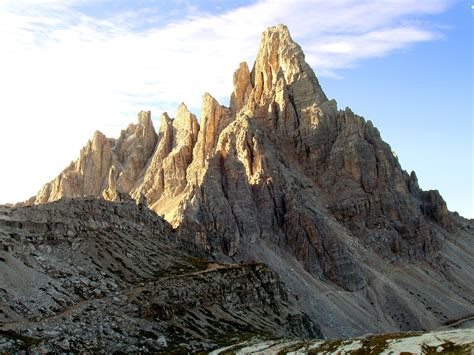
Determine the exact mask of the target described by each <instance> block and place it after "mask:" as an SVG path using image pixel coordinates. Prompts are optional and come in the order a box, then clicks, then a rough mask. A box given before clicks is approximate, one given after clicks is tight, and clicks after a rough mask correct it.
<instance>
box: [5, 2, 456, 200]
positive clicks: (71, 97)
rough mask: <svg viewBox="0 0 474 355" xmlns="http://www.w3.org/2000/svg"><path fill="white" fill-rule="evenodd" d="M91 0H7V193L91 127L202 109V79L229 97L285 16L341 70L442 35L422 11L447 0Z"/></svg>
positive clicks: (332, 70) (330, 70) (42, 173)
mask: <svg viewBox="0 0 474 355" xmlns="http://www.w3.org/2000/svg"><path fill="white" fill-rule="evenodd" d="M91 3H92V1H91V2H89V1H87V0H66V1H64V0H49V1H35V0H15V1H13V0H4V1H3V2H2V3H1V4H0V46H1V48H2V53H1V57H0V78H1V80H0V102H1V104H0V117H1V122H2V131H3V132H7V133H4V134H3V137H2V139H1V140H0V150H1V151H2V155H1V156H0V164H1V165H2V166H4V167H8V168H7V169H6V170H8V171H11V172H15V173H14V175H8V176H7V175H5V174H3V175H2V177H1V182H0V186H1V190H0V202H2V201H5V200H18V199H21V198H26V197H27V195H30V194H34V193H35V192H36V190H37V189H38V188H39V186H40V185H41V184H42V183H43V182H45V181H46V180H48V179H50V178H52V177H53V176H54V175H55V174H56V173H57V172H58V171H59V170H60V169H61V168H62V167H63V166H64V165H65V164H66V163H67V162H68V160H69V159H71V158H73V157H75V156H77V152H78V150H79V148H80V147H81V146H82V145H83V144H84V142H85V141H86V140H87V138H88V137H90V135H91V134H92V132H93V131H94V130H95V129H101V130H103V131H104V132H105V133H106V134H109V135H116V134H117V133H118V130H119V129H120V128H121V127H124V126H126V124H127V123H128V122H130V121H132V120H133V117H134V115H135V113H136V112H137V111H139V110H141V109H151V110H152V111H153V112H154V117H155V118H156V117H157V116H158V115H159V114H161V112H162V111H163V110H167V111H171V112H173V111H174V109H175V108H176V107H177V104H178V103H179V102H180V101H184V102H186V103H187V104H188V106H190V107H191V108H192V109H194V110H195V111H197V110H198V109H199V106H200V100H201V96H202V94H203V93H204V92H206V91H207V92H210V93H211V94H213V95H215V96H216V97H217V98H218V99H220V100H221V102H223V103H227V98H228V95H229V94H230V91H231V89H232V88H231V84H232V73H233V70H234V69H235V68H236V67H237V66H238V63H239V62H240V61H242V60H246V61H249V62H250V63H251V62H252V61H253V59H254V56H255V54H256V51H257V48H258V42H259V39H260V33H261V32H262V31H263V30H264V29H265V28H266V27H268V26H271V25H274V24H277V23H285V24H287V25H288V26H289V28H290V31H291V33H292V35H293V37H294V38H295V39H296V40H297V41H298V42H299V43H300V44H301V45H302V47H303V49H304V50H305V52H306V55H307V59H308V61H309V62H310V64H311V65H312V66H313V67H314V68H315V70H316V73H317V74H318V75H320V76H321V75H326V76H337V75H339V74H338V70H340V69H342V68H348V67H351V66H353V65H355V64H357V63H358V62H359V61H360V60H363V59H365V58H371V57H380V56H385V55H389V54H390V53H392V52H393V51H396V50H399V49H402V48H406V47H407V46H410V45H414V44H416V43H419V42H423V41H429V40H433V39H436V38H437V37H438V36H439V35H440V34H439V33H438V32H437V31H439V29H436V27H435V26H431V25H430V24H429V22H428V23H426V22H423V21H419V19H420V18H425V17H426V16H428V15H432V14H437V13H440V12H443V11H444V10H445V9H446V8H447V7H448V6H449V5H450V0H424V1H423V0H417V1H413V0H398V1H379V2H374V1H371V0H357V1H352V0H351V1H350V0H333V1H317V0H315V1H300V0H296V1H291V2H289V1H270V0H262V1H258V2H256V3H254V4H251V5H247V6H243V7H238V8H233V9H230V10H227V11H225V10H223V11H219V13H218V14H213V13H211V12H210V11H211V10H212V8H211V9H206V8H200V7H196V6H193V5H192V4H191V5H187V6H186V7H184V10H182V8H181V6H180V5H179V4H178V5H176V7H174V8H172V9H169V8H168V9H167V10H166V11H162V8H161V7H160V6H157V5H156V4H155V3H154V2H149V3H148V2H146V1H145V2H143V3H144V5H145V6H144V7H142V8H141V9H133V8H132V9H126V10H123V11H118V12H117V11H115V12H111V13H110V14H108V15H107V14H106V15H102V16H95V15H94V13H93V12H88V11H85V10H84V9H85V8H87V5H90V4H91ZM112 3H113V2H107V1H103V2H102V3H101V2H99V4H102V6H108V5H109V4H112ZM95 4H97V2H96V3H95ZM159 4H160V3H159ZM178 15H180V17H178ZM59 147H60V148H59ZM3 152H7V153H6V154H5V153H3ZM30 171H34V172H35V175H34V177H32V176H31V175H30V173H29V172H30ZM15 186H18V188H19V189H21V191H15Z"/></svg>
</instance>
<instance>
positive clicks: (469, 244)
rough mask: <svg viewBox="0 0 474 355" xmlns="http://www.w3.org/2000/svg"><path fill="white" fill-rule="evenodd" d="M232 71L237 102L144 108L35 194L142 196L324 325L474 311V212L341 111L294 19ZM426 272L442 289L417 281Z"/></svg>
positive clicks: (186, 235)
mask: <svg viewBox="0 0 474 355" xmlns="http://www.w3.org/2000/svg"><path fill="white" fill-rule="evenodd" d="M233 82H234V90H233V92H232V94H231V98H230V105H229V107H225V106H222V105H220V104H219V103H218V102H217V101H216V100H215V99H214V98H213V97H212V96H211V95H210V94H205V95H204V97H203V105H202V113H201V119H200V123H198V120H197V118H196V116H195V115H193V114H192V113H190V112H189V111H188V110H187V108H186V106H185V105H184V104H182V105H180V107H179V109H178V112H177V114H176V118H175V119H171V118H170V117H169V116H168V114H166V113H165V114H163V115H162V117H161V124H160V129H159V131H158V132H155V129H154V127H153V123H152V120H151V114H150V113H149V112H141V113H140V114H139V118H138V123H137V124H131V125H129V126H128V128H127V129H126V130H124V131H122V133H121V135H120V137H119V138H118V139H117V140H114V139H109V138H106V137H105V136H104V135H102V134H101V133H96V134H94V137H93V139H92V140H91V141H89V142H88V144H87V145H86V146H85V147H84V148H83V150H82V151H81V154H80V158H79V159H78V160H77V161H76V162H74V163H73V164H71V165H70V166H69V167H67V168H66V169H65V170H64V171H63V172H62V173H61V174H60V175H59V176H58V177H57V178H56V179H54V180H53V181H52V182H50V183H48V184H46V185H45V186H44V187H43V188H42V189H41V190H40V192H39V193H38V195H37V196H35V197H33V198H32V199H30V200H29V201H28V203H27V204H42V203H46V202H51V201H54V200H57V199H60V198H63V197H82V196H94V197H98V198H106V199H110V200H112V201H120V200H122V199H124V198H126V196H127V195H130V196H131V197H132V198H134V199H135V200H137V201H142V202H144V201H145V202H146V204H147V205H148V206H149V207H150V208H151V209H153V210H154V211H156V212H157V213H159V214H160V215H162V216H164V218H165V219H166V220H168V221H169V222H170V223H171V224H172V225H173V227H175V228H176V231H177V234H178V236H179V238H180V239H181V240H182V241H183V243H185V244H187V245H188V250H189V252H191V253H195V254H196V255H199V256H204V257H207V258H210V259H212V260H219V261H233V262H236V261H248V260H259V261H263V262H266V263H267V264H269V265H270V267H271V268H272V269H273V270H276V271H278V272H279V273H280V274H281V275H283V276H282V277H283V279H284V280H285V282H287V283H288V284H289V285H291V287H292V291H291V292H292V293H293V294H294V295H295V298H297V299H298V301H299V302H298V303H299V304H300V306H301V307H302V309H303V310H304V311H305V312H306V313H308V314H309V315H310V316H311V317H312V319H313V320H315V322H316V323H318V324H321V326H322V331H323V333H325V335H327V336H334V335H336V336H341V335H343V336H347V335H358V334H361V333H363V332H366V331H369V330H370V331H376V329H379V331H380V330H386V331H394V330H400V329H401V330H419V329H421V328H424V327H427V328H431V329H432V328H434V327H436V326H437V325H438V326H439V325H440V324H442V323H443V322H445V321H446V320H447V319H453V318H456V317H458V318H459V315H460V314H468V313H469V312H471V313H472V312H473V301H472V298H473V297H472V295H473V294H474V290H473V288H472V286H469V285H473V284H474V280H472V277H473V276H472V275H473V273H472V272H471V271H474V270H472V265H473V264H474V263H473V262H472V256H471V257H470V256H469V250H473V238H472V235H473V232H472V231H473V230H474V229H473V228H474V227H473V226H472V223H471V222H470V221H468V220H466V219H463V218H461V217H459V216H457V215H455V214H453V213H450V212H449V211H448V210H447V207H446V203H445V202H444V200H443V199H442V197H441V195H440V194H439V192H438V191H436V190H431V191H422V190H421V189H420V188H419V186H418V182H417V177H416V174H415V173H414V172H412V173H411V174H408V173H407V172H405V171H404V170H402V168H401V166H400V164H399V162H398V159H397V157H396V156H395V155H394V154H393V152H392V150H391V149H390V146H389V145H388V144H387V143H385V142H384V141H383V140H382V138H381V136H380V133H379V131H378V130H377V128H375V127H374V126H373V124H372V122H371V121H365V120H364V119H363V118H362V117H360V116H357V115H356V114H354V113H353V112H352V111H351V110H350V109H349V108H346V109H344V110H338V108H337V103H336V101H335V100H329V99H328V98H327V97H326V95H325V94H324V92H323V90H322V89H321V86H320V85H319V82H318V80H317V77H316V75H315V74H314V72H313V70H312V69H311V68H310V66H309V65H308V64H307V63H306V61H305V59H304V53H303V51H302V50H301V47H300V46H299V45H298V44H296V43H295V42H294V41H293V40H292V38H291V36H290V33H289V31H288V29H287V28H286V26H283V25H279V26H275V27H271V28H269V29H268V30H267V31H265V32H264V33H263V35H262V41H261V44H260V47H259V51H258V54H257V58H256V60H255V64H254V65H253V67H252V70H249V67H248V65H247V64H246V63H242V64H240V66H239V68H238V69H237V71H236V72H235V74H234V77H233ZM463 248H465V249H466V250H464V251H463V250H462V249H463ZM457 259H459V260H462V265H461V267H459V268H458V269H459V270H456V265H457ZM410 265H412V266H411V269H410ZM406 268H408V269H410V270H411V272H412V274H410V275H405V279H406V280H403V278H402V277H401V276H402V275H403V272H401V270H404V271H405V269H406ZM289 269H291V270H293V269H298V270H299V271H298V277H296V278H295V277H294V275H290V274H289V273H288V270H289ZM448 269H449V271H447V270H448ZM453 270H456V271H453ZM399 273H400V274H399ZM423 273H425V274H427V275H431V273H432V276H430V277H429V276H426V275H423ZM386 274H389V275H390V276H389V277H387V276H385V275H386ZM285 275H286V276H285ZM446 275H448V276H446ZM459 275H461V276H459ZM431 277H434V278H435V279H437V280H438V282H439V285H437V286H436V287H435V289H436V291H433V290H428V289H424V290H423V291H422V292H421V291H420V290H418V289H417V286H416V284H417V283H420V282H421V283H427V284H430V283H431V281H430V280H431ZM463 280H464V281H463ZM469 280H471V281H472V282H469ZM407 285H408V286H407ZM433 287H434V286H433ZM410 288H412V289H413V288H415V289H417V290H418V291H419V292H421V293H419V294H423V297H421V296H420V297H421V298H422V299H425V301H423V302H424V303H427V304H429V305H428V306H426V307H425V306H424V305H422V304H423V302H421V303H420V300H419V299H418V297H415V296H413V295H412V294H411V293H414V291H413V290H410ZM323 290H325V291H324V292H325V293H324V294H323ZM328 290H331V291H328ZM410 292H411V293H410ZM320 293H321V294H320ZM331 293H332V295H330V296H328V294H331ZM430 293H431V294H430ZM444 294H449V295H450V297H451V298H452V299H451V300H450V301H449V302H447V303H446V304H445V305H441V304H439V301H438V300H437V298H439V297H441V296H442V295H444ZM464 294H466V295H467V296H464ZM302 295H304V297H303V296H302ZM368 299H372V301H368ZM311 302H313V303H314V304H311ZM344 303H347V305H345V304H344ZM348 305H352V307H351V306H348ZM434 305H436V306H434ZM428 307H429V308H430V309H427V308H428ZM350 308H352V309H350ZM424 308H426V309H424ZM434 308H436V311H434ZM323 309H327V310H328V312H329V314H330V316H329V317H328V319H324V317H323V316H322V315H321V310H323ZM341 312H342V313H344V312H345V313H346V314H345V315H344V314H341ZM351 317H352V318H354V319H357V320H358V321H359V322H360V324H353V321H351V320H350V318H351ZM445 318H446V319H445ZM335 328H337V329H335Z"/></svg>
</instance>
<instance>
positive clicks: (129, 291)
mask: <svg viewBox="0 0 474 355" xmlns="http://www.w3.org/2000/svg"><path fill="white" fill-rule="evenodd" d="M235 267H236V266H234V265H225V264H219V263H209V264H208V265H207V268H206V269H204V270H197V271H192V272H186V273H182V274H177V275H170V276H163V277H160V278H158V279H155V280H149V281H147V282H144V283H142V285H139V286H132V287H129V288H126V289H124V290H123V291H122V292H121V294H122V295H124V296H127V297H130V296H132V295H134V294H137V293H139V292H140V291H142V290H143V289H145V287H146V285H148V284H151V283H155V282H157V281H160V280H167V279H169V278H172V277H183V276H190V275H199V274H203V273H208V272H213V271H216V270H219V269H231V268H235ZM114 297H116V296H115V295H113V296H103V297H99V298H94V299H89V300H83V301H80V302H78V303H76V304H73V305H72V306H69V307H67V308H65V309H64V310H63V311H61V312H60V313H57V314H55V315H53V316H50V317H46V318H42V319H40V320H38V321H30V320H22V321H18V322H11V323H3V324H0V330H2V331H8V330H15V329H16V328H22V327H31V326H35V325H36V326H38V325H39V326H44V325H46V324H48V323H51V322H54V321H56V320H59V319H60V318H63V317H67V316H69V315H71V314H72V313H74V312H75V311H78V310H81V309H83V308H86V307H87V306H88V305H90V304H92V303H95V302H99V301H104V300H108V299H109V300H112V299H113V298H114Z"/></svg>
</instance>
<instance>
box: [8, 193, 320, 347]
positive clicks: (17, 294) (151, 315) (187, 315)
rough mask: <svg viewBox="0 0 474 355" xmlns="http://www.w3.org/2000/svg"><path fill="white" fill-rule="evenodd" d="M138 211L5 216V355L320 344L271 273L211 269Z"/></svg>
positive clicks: (77, 202) (260, 268)
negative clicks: (256, 340)
mask: <svg viewBox="0 0 474 355" xmlns="http://www.w3.org/2000/svg"><path fill="white" fill-rule="evenodd" d="M179 249H180V246H179V244H177V243H176V236H175V232H174V231H173V230H172V228H171V226H170V225H169V224H168V223H167V222H166V221H164V220H163V219H161V218H160V217H158V216H157V215H156V214H155V213H153V212H152V211H150V210H149V209H148V208H147V207H146V206H145V205H143V204H138V205H137V204H135V202H134V201H133V200H131V199H128V200H125V201H121V202H109V201H104V200H100V199H95V198H77V199H62V200H61V201H58V202H54V203H50V204H46V205H40V206H34V207H22V208H4V207H0V299H1V300H2V302H1V303H0V351H2V352H16V351H19V350H22V349H29V350H30V351H34V352H50V351H52V352H54V351H59V350H61V351H66V350H70V351H77V352H82V351H92V350H93V349H101V350H102V351H106V352H115V351H121V352H156V351H173V350H178V348H179V347H180V344H181V343H186V344H188V348H183V349H181V350H188V351H203V350H211V349H213V348H216V347H217V346H219V345H221V346H222V345H226V344H227V342H228V341H229V339H236V340H237V339H239V337H245V336H257V335H260V336H264V337H268V336H277V337H282V336H283V337H285V336H286V337H288V336H303V337H318V336H319V337H320V336H321V334H320V332H319V329H318V328H317V326H316V325H315V324H313V323H312V321H311V320H310V319H309V317H308V316H307V315H305V314H304V313H302V312H301V311H299V310H298V309H297V308H296V307H295V306H294V305H293V304H292V302H291V300H290V299H289V297H288V295H287V293H286V291H285V290H284V289H283V287H282V284H281V282H280V279H279V278H278V276H277V275H276V274H275V273H274V272H271V271H269V270H268V269H267V267H265V266H264V265H262V264H257V263H254V264H238V265H227V264H209V263H208V262H207V261H206V260H202V259H196V258H194V257H191V256H190V255H188V254H186V253H184V252H182V251H180V250H179Z"/></svg>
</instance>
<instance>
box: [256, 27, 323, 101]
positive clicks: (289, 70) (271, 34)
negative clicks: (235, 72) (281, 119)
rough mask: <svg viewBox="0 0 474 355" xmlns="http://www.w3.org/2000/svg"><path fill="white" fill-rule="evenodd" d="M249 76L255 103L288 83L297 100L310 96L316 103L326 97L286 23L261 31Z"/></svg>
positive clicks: (283, 88)
mask: <svg viewBox="0 0 474 355" xmlns="http://www.w3.org/2000/svg"><path fill="white" fill-rule="evenodd" d="M251 77H252V86H253V87H254V88H255V90H254V95H253V100H254V101H255V102H256V103H265V102H266V101H268V99H270V100H271V98H272V97H273V96H274V95H275V94H276V93H277V92H278V91H282V90H285V89H286V87H287V86H288V87H289V94H290V95H292V96H293V97H294V98H295V100H296V101H307V100H310V99H313V100H314V102H315V104H317V105H319V104H321V103H323V102H325V101H327V97H326V95H325V94H324V92H323V91H322V89H321V87H320V85H319V82H318V80H317V78H316V75H315V74H314V72H313V70H312V69H311V67H310V66H309V65H308V63H306V61H305V56H304V53H303V51H302V49H301V47H300V46H299V45H298V44H297V43H295V42H294V41H293V39H292V38H291V35H290V32H289V31H288V28H287V27H286V26H285V25H278V26H274V27H270V28H268V29H267V30H266V31H265V32H263V34H262V39H261V42H260V48H259V51H258V54H257V59H256V60H255V65H254V67H253V69H252V73H251Z"/></svg>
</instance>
